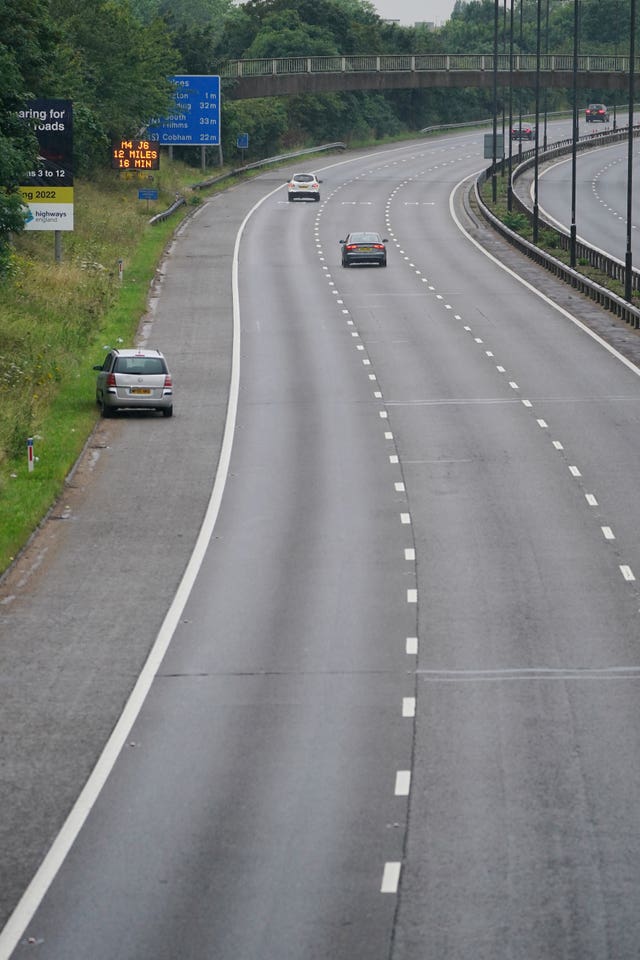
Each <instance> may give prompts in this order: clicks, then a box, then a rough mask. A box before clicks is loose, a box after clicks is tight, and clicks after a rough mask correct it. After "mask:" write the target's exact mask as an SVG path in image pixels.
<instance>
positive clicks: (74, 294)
mask: <svg viewBox="0 0 640 960" xmlns="http://www.w3.org/2000/svg"><path fill="white" fill-rule="evenodd" d="M194 174H195V171H194V170H193V169H191V168H189V167H186V166H184V165H183V164H177V163H176V164H169V163H168V162H167V163H166V164H165V169H164V170H162V171H159V172H158V173H157V174H156V179H155V181H154V187H157V188H158V189H159V194H160V196H159V201H158V203H157V206H156V209H157V210H161V209H165V208H166V207H168V206H169V205H170V203H171V202H172V201H173V199H174V197H175V194H176V192H178V191H181V192H183V193H184V192H185V190H184V187H185V185H187V184H190V183H193V182H194V181H195V180H196V179H197V176H196V175H194ZM139 186H140V182H139V181H136V180H128V181H127V180H122V179H117V175H116V174H115V173H114V174H108V173H105V174H103V175H102V176H100V177H99V178H97V179H96V180H94V181H92V182H91V183H82V182H81V183H79V184H77V186H76V188H75V210H74V221H75V222H74V230H73V232H67V233H63V235H62V246H63V259H62V262H61V263H55V262H54V239H53V234H52V233H47V232H39V233H36V232H33V233H25V234H23V235H21V236H20V237H19V238H18V239H17V240H16V243H15V246H14V248H13V251H12V257H11V268H10V273H9V276H8V277H6V278H4V280H3V281H2V283H1V284H0V572H2V571H4V570H5V569H6V568H7V567H8V566H9V564H10V563H11V561H12V560H13V558H14V557H15V556H16V554H17V552H18V551H19V550H20V549H21V547H23V546H24V544H25V543H26V542H27V540H28V538H29V537H30V535H31V533H32V532H33V530H34V529H35V528H36V527H37V525H38V523H39V522H40V521H41V519H42V518H43V516H44V515H45V514H46V512H47V510H48V509H49V508H50V506H51V505H52V504H53V503H54V502H55V500H56V498H57V497H58V496H59V494H60V493H61V491H62V489H63V486H64V480H65V477H66V476H67V474H68V473H69V470H70V469H71V467H72V466H73V463H74V462H75V460H76V459H77V457H78V455H79V453H80V452H81V450H82V448H83V446H84V444H85V442H86V439H87V437H88V436H89V434H90V433H91V430H92V429H93V426H94V425H95V422H96V418H97V410H96V407H95V403H94V396H95V392H94V383H95V381H94V377H95V374H94V373H93V371H92V369H91V368H92V365H93V363H95V362H96V356H98V358H100V355H101V353H102V347H103V345H104V344H107V343H109V344H112V343H115V342H117V340H118V338H121V339H122V341H123V342H124V343H125V344H126V345H130V344H131V343H132V342H133V339H134V336H135V332H136V329H137V327H138V324H139V322H140V319H141V318H142V316H143V315H144V312H145V306H146V299H147V294H148V289H149V284H150V282H151V280H152V279H153V276H154V272H155V267H156V264H157V262H158V259H159V258H160V256H161V254H162V251H163V249H164V247H165V245H166V243H167V240H168V239H169V237H170V236H171V234H172V232H173V231H174V230H175V227H176V225H177V223H178V222H179V220H180V218H181V217H183V216H184V215H185V213H186V211H187V209H188V207H182V208H180V211H178V213H177V214H175V215H174V216H173V217H172V218H170V220H168V221H165V222H163V223H162V224H159V225H157V226H153V227H152V226H150V225H149V223H148V220H149V217H150V216H151V215H152V213H153V211H149V210H148V209H147V203H146V201H139V200H138V198H137V192H138V187H139ZM120 259H122V260H123V262H124V273H123V277H124V279H123V280H122V281H120V279H119V272H118V261H119V260H120ZM28 437H34V438H35V443H34V449H35V451H36V455H37V456H38V461H37V463H36V466H35V469H34V470H33V471H32V472H29V470H28V461H27V446H26V442H27V438H28Z"/></svg>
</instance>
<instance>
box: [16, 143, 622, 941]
mask: <svg viewBox="0 0 640 960" xmlns="http://www.w3.org/2000/svg"><path fill="white" fill-rule="evenodd" d="M318 165H319V166H320V165H321V166H322V167H323V169H322V171H321V176H322V179H323V184H322V201H321V203H319V204H314V203H305V202H300V203H295V204H290V203H287V202H286V196H285V195H284V191H283V190H282V189H277V188H278V187H279V185H280V184H281V182H282V181H281V177H280V175H279V174H278V173H273V172H272V173H270V174H265V175H264V176H263V177H260V178H259V179H258V180H256V181H255V182H253V183H251V184H248V185H245V186H242V187H240V188H237V189H235V190H233V191H230V192H229V193H227V194H225V195H223V196H221V197H219V198H216V200H215V201H212V202H211V203H208V204H206V205H205V206H204V207H203V209H202V211H201V212H200V214H199V215H198V216H197V217H196V218H194V219H193V220H192V221H190V222H189V223H188V224H187V225H186V226H185V228H184V229H183V230H182V231H181V236H180V237H178V239H177V240H176V242H175V244H174V247H173V250H172V251H171V253H170V254H169V256H168V257H167V259H166V262H165V267H164V273H163V279H162V282H161V283H160V284H159V291H158V292H159V295H158V297H157V303H156V306H155V310H154V312H153V319H152V320H151V321H150V323H149V328H150V329H149V330H148V331H147V332H148V334H149V342H150V343H153V344H156V343H157V344H158V345H159V346H160V347H161V348H163V349H164V351H165V352H166V353H167V355H168V356H169V358H170V359H171V362H172V367H173V370H174V373H175V381H176V415H175V417H174V418H172V420H169V421H164V419H160V418H158V419H150V418H146V417H144V418H143V417H122V418H121V419H119V420H118V421H117V422H115V423H114V424H108V425H107V424H105V425H104V426H103V427H102V428H101V430H100V431H99V433H98V434H97V438H102V439H101V440H100V442H99V444H98V446H99V447H100V456H97V451H95V452H94V456H93V457H91V456H89V457H88V462H89V466H86V465H85V467H84V470H85V473H86V474H90V476H88V477H87V479H86V483H85V482H84V481H83V476H84V475H83V473H82V471H80V472H79V473H78V478H77V486H78V489H77V490H76V491H72V492H73V493H76V494H77V502H76V501H74V502H71V503H69V504H68V505H65V506H68V512H67V513H66V519H65V520H62V519H61V520H59V521H54V522H53V525H54V527H55V529H54V531H53V532H52V533H51V534H50V535H49V536H50V537H51V539H50V541H46V540H45V541H44V544H45V545H44V546H41V547H40V548H38V552H36V553H35V554H34V555H32V562H31V565H30V567H29V570H30V574H29V575H28V576H27V574H26V573H25V574H24V576H23V577H22V580H24V585H23V586H20V582H19V581H20V578H19V577H18V578H17V579H16V577H17V575H14V578H13V579H12V578H9V580H8V581H7V582H6V583H5V584H3V586H4V587H5V600H4V602H3V607H2V609H3V619H2V628H1V629H2V640H3V664H2V667H3V673H2V676H3V678H4V679H5V682H6V686H7V689H8V691H9V697H10V704H11V707H12V709H13V710H14V711H16V712H19V711H22V714H21V716H20V719H21V722H16V720H15V718H11V717H10V714H11V710H9V709H7V710H6V711H4V712H5V713H6V714H7V716H8V717H10V721H9V722H8V731H9V734H8V737H7V740H6V757H7V768H6V769H7V773H4V774H3V781H2V789H3V793H4V798H5V799H6V798H9V799H13V803H11V804H10V809H11V814H10V816H9V817H8V821H7V826H6V829H5V831H4V837H3V841H4V840H6V842H7V850H8V855H7V868H5V869H4V870H3V872H4V875H5V876H6V877H7V878H8V879H9V881H10V882H9V884H8V886H7V887H5V886H4V884H3V889H5V890H6V891H7V892H6V893H5V909H6V908H10V907H11V906H13V905H14V904H15V901H16V900H17V898H18V896H19V895H20V893H21V892H22V889H24V886H26V883H27V882H28V880H29V879H30V876H31V874H32V873H33V871H34V869H35V867H36V866H37V864H38V862H39V859H40V857H41V856H42V855H43V854H44V853H45V852H46V850H47V849H48V848H49V845H50V843H51V841H52V840H53V838H54V837H55V836H56V835H57V831H58V829H59V827H60V825H61V822H62V820H63V819H64V816H65V814H66V813H67V811H68V810H69V809H70V807H71V805H72V804H73V802H74V800H75V799H76V796H77V795H78V792H79V790H80V787H81V785H82V783H83V780H84V779H85V777H86V775H87V774H88V772H89V770H90V769H91V768H92V766H93V764H94V762H95V760H96V757H97V755H98V752H99V750H100V749H101V747H102V745H103V744H104V742H105V740H106V739H107V737H108V735H109V733H110V731H111V730H112V728H113V727H114V724H115V723H116V721H117V718H118V715H119V712H120V709H121V706H122V704H123V702H124V700H125V699H126V697H127V696H128V694H129V693H130V691H131V689H132V687H133V684H134V682H135V679H136V677H137V676H138V674H139V673H140V670H141V668H142V664H143V662H144V660H145V658H146V656H147V653H148V652H149V650H150V649H151V647H152V644H153V642H154V638H155V637H156V635H159V638H162V643H161V645H160V646H161V649H160V653H159V654H158V655H157V661H158V669H157V672H155V661H154V659H153V658H154V653H153V651H152V664H153V665H154V670H153V671H152V673H151V676H150V679H149V682H148V686H149V690H148V694H147V696H146V699H144V702H143V703H142V706H141V710H140V712H139V714H138V715H137V717H136V718H135V720H134V722H133V725H132V726H131V727H130V728H129V727H126V728H125V730H124V732H123V731H120V742H121V743H122V744H123V746H122V749H121V750H120V751H118V750H114V751H112V752H114V753H116V754H119V755H118V756H117V759H116V761H115V765H114V766H113V769H112V770H111V772H110V775H109V776H108V779H107V782H106V785H105V787H104V789H103V790H102V791H101V792H100V793H99V796H98V798H97V801H96V802H95V803H94V804H91V803H89V802H84V803H82V804H81V805H80V809H79V808H78V806H76V807H75V808H74V809H73V811H72V815H71V821H72V822H71V826H70V827H69V830H70V833H71V834H73V832H74V830H72V829H71V827H73V828H74V829H75V827H77V826H79V825H80V823H81V822H82V821H83V820H84V818H85V815H86V821H85V822H84V826H83V827H82V829H81V830H80V832H79V834H78V836H77V839H76V841H75V842H74V843H73V844H72V846H71V850H70V852H69V854H68V856H66V858H65V859H64V862H63V863H62V866H61V868H60V870H59V871H56V870H54V869H53V867H48V866H47V861H46V860H45V864H44V866H43V868H42V870H41V873H40V874H39V882H38V885H37V888H34V887H33V886H32V887H31V888H29V890H28V891H27V894H26V896H25V899H24V900H23V902H22V905H21V907H19V909H18V911H17V913H16V914H14V920H13V921H11V922H10V927H11V929H10V931H9V932H10V933H15V932H16V931H17V930H18V929H19V933H18V939H19V941H20V942H19V944H18V946H17V949H16V950H15V952H14V955H15V957H23V956H24V957H26V956H34V955H38V956H41V957H46V958H47V960H53V958H56V960H57V958H60V960H62V958H64V960H69V958H76V957H77V958H84V957H91V958H94V960H100V958H105V960H107V958H109V960H113V958H115V957H118V958H127V960H143V958H153V960H161V958H178V957H179V958H181V960H182V958H203V957H209V958H215V960H231V958H233V960H237V958H243V960H258V958H260V960H272V958H273V960H276V958H277V960H283V958H305V960H306V958H331V960H347V958H349V960H360V958H362V960H364V958H366V960H377V958H385V960H386V958H392V960H418V958H420V960H423V958H428V960H443V958H446V960H458V958H460V960H462V958H464V960H467V958H471V957H472V958H473V960H484V958H486V960H496V958H510V960H511V958H518V960H539V958H541V957H544V958H554V960H555V958H566V957H576V958H580V960H590V958H594V960H595V958H598V960H602V958H616V960H620V958H631V957H636V956H637V954H638V944H639V943H640V866H639V864H640V856H639V854H640V838H639V836H638V831H637V828H636V820H637V817H636V805H637V800H638V796H639V788H640V782H639V781H640V763H639V762H638V761H639V759H640V735H639V731H640V706H639V702H638V697H637V691H638V681H639V680H640V658H639V656H638V651H637V649H636V648H637V642H638V612H639V611H638V590H637V581H636V579H635V578H636V575H638V571H640V556H639V547H638V544H639V543H640V536H639V534H640V529H639V528H640V507H639V506H638V498H637V496H636V486H637V482H636V478H637V476H638V468H639V467H640V462H639V461H640V451H639V449H638V442H637V436H638V421H639V417H640V381H639V380H638V368H637V367H636V366H634V365H633V363H630V362H629V361H626V362H625V360H624V358H623V357H622V356H620V355H619V354H618V353H616V352H613V351H612V350H611V349H607V348H606V347H605V345H604V343H603V342H602V341H601V340H599V339H597V338H595V337H594V336H593V335H592V334H591V333H590V332H589V330H588V329H587V328H585V327H584V326H583V325H581V324H580V323H578V322H576V321H575V320H574V318H573V317H572V316H571V315H570V314H569V313H568V312H566V310H563V311H560V310H558V309H557V307H556V306H555V305H554V303H552V302H550V300H549V299H548V297H551V298H552V299H553V298H556V299H558V300H562V302H563V304H564V306H565V307H566V306H567V305H569V306H571V305H572V304H571V297H570V294H569V293H567V291H565V290H562V291H560V289H559V288H558V287H557V286H556V285H554V282H553V281H551V280H550V279H549V278H543V277H542V275H541V274H540V273H539V272H538V271H537V270H534V269H533V268H532V267H531V266H530V265H523V267H522V269H523V272H524V273H525V274H526V275H527V277H528V279H529V282H530V286H526V285H523V284H522V283H521V282H520V281H519V280H518V279H517V278H515V277H514V276H513V275H511V274H510V273H509V272H506V271H505V270H503V269H502V268H501V266H500V264H499V263H497V262H495V260H493V259H490V258H488V257H487V256H486V254H485V252H484V251H483V250H481V249H479V248H478V247H477V246H476V245H475V244H474V242H472V241H473V239H479V240H484V241H486V244H487V246H488V247H489V248H490V252H491V253H492V255H493V256H494V257H496V258H497V259H498V260H502V261H505V262H506V261H509V262H511V261H512V259H513V256H512V255H510V254H508V253H506V252H505V251H504V248H502V247H501V246H500V245H499V244H498V243H497V242H496V241H495V240H494V239H492V238H491V237H489V236H488V235H487V234H486V232H485V231H484V230H483V229H482V227H480V226H478V225H477V224H475V223H474V222H473V220H472V219H470V218H469V217H468V216H467V215H466V214H465V211H464V209H463V204H462V196H463V193H464V191H463V190H462V188H458V189H456V188H457V186H458V185H459V184H460V183H461V182H462V181H463V180H464V178H465V177H467V176H469V175H470V174H471V173H472V172H474V171H477V170H478V169H480V168H481V167H482V166H483V165H484V161H483V159H482V135H481V134H474V135H463V136H461V135H458V136H455V137H444V138H442V139H440V140H437V141H427V142H423V143H420V144H412V145H403V146H401V147H393V148H387V149H385V150H382V151H372V152H371V155H370V156H368V157H366V156H363V155H357V156H356V155H353V156H348V157H345V158H341V157H335V158H326V159H325V160H323V161H321V162H320V163H319V164H318ZM258 201H262V202H260V203H259V205H258V206H256V207H255V209H253V207H254V204H256V203H258ZM249 211H251V216H250V217H249V218H248V219H247V220H246V222H244V224H243V227H242V236H241V237H239V239H238V241H237V246H236V247H235V248H234V243H235V242H236V240H235V238H236V235H237V230H238V227H239V226H240V224H241V223H243V220H244V217H245V214H247V213H249ZM360 227H361V228H363V229H369V228H373V229H380V230H382V231H384V234H385V236H387V237H388V239H389V244H388V246H389V266H388V267H387V269H386V270H385V269H380V268H369V267H358V268H349V269H348V270H347V269H343V268H341V267H340V251H339V245H338V240H339V239H340V238H341V237H342V236H344V234H345V232H347V231H348V230H350V229H357V228H360ZM466 230H468V231H470V232H471V234H472V236H471V237H470V236H469V235H468V234H467V233H466V232H465V231H466ZM234 249H235V250H236V252H237V261H235V267H234ZM234 277H235V279H236V287H235V294H236V296H235V297H232V293H234V286H233V282H232V280H233V278H234ZM540 289H544V290H545V291H546V293H547V297H540V296H538V295H537V291H538V290H540ZM232 301H233V302H232ZM234 304H235V310H234ZM573 305H575V307H576V308H577V310H576V312H580V311H582V310H583V309H584V310H585V312H586V313H590V314H591V313H592V309H593V308H590V307H589V308H587V307H586V306H585V304H584V302H583V301H582V300H581V299H580V298H577V299H574V301H573ZM601 322H602V323H605V324H609V325H612V322H611V321H610V320H606V321H605V320H601ZM620 337H621V338H622V334H620ZM625 337H626V338H627V339H629V340H631V341H632V339H633V338H632V337H630V336H628V334H627V332H626V331H625ZM232 348H233V349H232ZM633 349H634V344H633V342H632V343H631V350H633ZM234 351H235V352H234ZM227 395H228V396H230V397H231V402H230V405H229V406H227V403H226V398H227ZM225 424H226V426H227V433H226V438H227V441H229V440H230V438H231V437H232V439H233V444H232V445H231V444H230V443H227V442H226V441H225V443H223V440H222V438H223V429H224V428H225ZM95 445H96V442H95V441H94V446H95ZM216 468H219V469H218V480H217V485H216V486H215V487H213V481H214V476H215V473H216ZM221 477H222V478H223V480H224V484H223V483H222V481H221ZM212 487H213V491H214V494H213V496H212V497H211V499H210V494H211V490H212ZM69 499H70V500H72V497H71V496H70V498H69ZM60 516H61V517H63V516H65V510H64V507H63V508H62V512H61V513H60ZM203 518H204V519H205V523H208V524H210V526H211V537H210V539H209V538H208V535H207V537H206V538H205V539H204V541H203V540H201V541H198V545H197V546H196V554H195V555H196V557H197V564H196V565H195V566H194V565H193V563H191V564H190V565H189V566H187V563H188V561H189V557H190V556H191V552H192V548H193V546H194V543H195V541H196V538H197V535H198V529H199V526H200V523H201V521H202V520H203ZM206 529H207V530H208V529H209V527H206ZM185 571H186V574H185V576H186V581H185V582H183V585H182V586H181V587H180V588H179V589H178V586H179V583H180V579H181V577H182V574H183V572H185ZM191 579H193V581H194V582H193V586H192V589H191V590H190V591H187V586H190V581H191ZM176 590H178V597H179V600H180V603H179V604H178V606H176V605H175V604H174V605H173V606H172V607H169V605H170V603H171V600H172V598H173V596H174V594H175V593H176ZM187 594H188V595H187ZM9 597H13V599H9ZM183 600H184V603H182V601H183ZM168 610H169V614H168V617H169V621H168V625H167V622H165V625H164V626H162V624H163V620H164V617H165V615H166V614H167V611H168ZM169 627H170V629H169ZM167 634H168V635H169V638H170V639H171V642H170V644H169V645H168V647H166V642H167V640H168V637H167ZM9 638H10V640H9ZM165 647H166V653H165ZM154 650H155V651H157V650H158V646H157V644H156V647H154ZM34 675H37V682H36V687H35V689H34V690H33V692H32V696H31V697H30V696H29V691H30V688H29V683H30V678H33V677H34ZM134 699H137V700H139V701H142V699H143V698H142V696H140V697H136V694H135V691H134ZM137 705H138V704H136V708H137ZM134 712H135V711H134ZM117 731H118V728H116V732H117ZM108 759H109V758H104V759H103V760H101V761H99V763H98V766H97V768H96V770H97V771H98V773H100V772H101V771H103V770H105V769H106V768H107V767H108V766H109V764H108V763H107V760H108ZM109 763H110V760H109ZM3 769H4V768H3ZM105 775H106V773H105ZM3 809H5V805H4V803H3ZM47 828H48V829H47ZM34 838H35V839H34ZM23 845H24V846H23ZM12 866H13V867H14V868H15V870H16V871H17V872H18V874H19V877H20V878H21V881H23V882H20V881H15V880H14V878H13V873H12ZM45 889H47V892H46V893H45V895H44V899H43V900H42V903H41V905H40V906H39V908H37V909H35V913H34V915H33V916H31V913H32V912H33V908H36V906H37V903H38V901H39V900H40V895H41V893H42V892H43V891H44V890H45ZM19 918H22V919H23V920H24V924H22V923H20V922H18V919H19ZM9 940H10V937H9V936H7V934H6V931H5V935H4V940H1V939H0V956H3V955H4V954H3V953H2V948H4V946H5V944H8V943H9Z"/></svg>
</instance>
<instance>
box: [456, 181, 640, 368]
mask: <svg viewBox="0 0 640 960" xmlns="http://www.w3.org/2000/svg"><path fill="white" fill-rule="evenodd" d="M483 169H484V167H483V168H482V169H481V170H477V171H476V172H475V173H472V174H471V176H469V177H465V178H464V179H463V180H460V181H458V183H456V185H455V186H454V188H453V189H452V191H451V193H450V194H449V213H450V214H451V219H452V220H453V222H454V223H455V225H456V226H457V228H458V230H459V231H460V233H462V234H463V236H465V237H466V238H467V240H469V242H470V243H472V244H473V245H474V247H476V249H478V250H479V251H480V253H482V254H484V256H485V257H488V259H489V260H492V261H493V263H495V264H496V265H497V266H498V267H500V269H501V270H504V271H505V273H508V274H509V276H511V277H513V278H514V280H517V281H518V283H521V284H522V286H523V287H526V288H527V290H530V291H531V293H535V295H536V296H537V297H540V299H541V300H544V302H545V303H546V304H547V305H548V306H550V307H552V308H553V309H554V310H557V311H558V313H561V314H562V315H563V316H564V317H566V318H567V320H570V321H571V322H572V323H574V324H575V325H576V326H577V327H579V328H580V329H581V330H582V331H583V332H584V333H586V334H588V336H590V337H591V339H592V340H595V341H596V343H599V344H600V346H601V347H604V349H605V350H607V351H608V352H609V353H610V354H611V355H612V356H613V357H615V358H616V359H617V360H619V361H620V362H621V363H623V364H624V365H625V367H628V368H629V370H631V371H632V372H633V373H635V374H636V376H640V367H637V366H636V364H635V363H633V362H632V361H631V360H628V359H627V358H626V357H623V355H622V354H621V353H619V352H618V351H617V350H616V349H615V347H612V346H611V344H609V343H607V342H606V340H603V339H602V337H600V336H598V334H597V333H595V332H594V331H593V330H590V329H589V327H587V326H586V325H585V324H584V323H583V322H582V320H578V318H577V317H574V316H573V314H572V313H569V311H568V310H565V309H564V307H560V306H559V305H558V304H557V303H554V302H553V300H551V299H550V298H549V297H547V296H546V295H545V294H544V293H542V292H541V291H540V290H537V289H536V288H535V287H534V286H532V284H530V283H529V282H528V281H527V280H525V279H524V278H523V277H520V276H518V274H517V273H515V271H513V270H512V269H511V268H510V267H507V266H506V265H505V264H504V263H501V262H500V260H498V258H497V257H494V256H493V254H492V253H489V251H488V250H485V249H484V247H483V246H482V245H481V244H480V243H478V241H477V240H476V239H474V237H472V236H471V234H470V233H468V231H467V230H465V228H464V227H463V225H462V224H461V223H460V220H459V219H458V216H457V214H456V212H455V209H454V197H455V194H456V193H457V191H458V190H459V189H460V188H461V187H462V186H463V185H464V184H465V183H468V182H469V181H470V180H472V179H473V178H474V177H477V176H478V174H479V173H482V170H483Z"/></svg>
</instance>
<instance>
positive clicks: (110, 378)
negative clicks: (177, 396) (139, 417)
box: [93, 349, 173, 417]
mask: <svg viewBox="0 0 640 960" xmlns="http://www.w3.org/2000/svg"><path fill="white" fill-rule="evenodd" d="M93 369H94V370H97V371H98V377H97V380H96V403H97V404H98V406H99V407H100V410H101V412H102V416H103V417H110V416H112V415H113V414H114V413H115V411H116V410H123V409H127V408H131V409H137V410H161V411H162V414H163V416H165V417H170V416H171V415H172V414H173V383H172V381H171V374H170V372H169V368H168V366H167V361H166V360H165V358H164V356H163V355H162V354H161V353H160V351H159V350H143V349H138V350H110V351H109V353H108V354H107V355H106V357H105V359H104V363H102V364H101V365H98V366H95V367H94V368H93Z"/></svg>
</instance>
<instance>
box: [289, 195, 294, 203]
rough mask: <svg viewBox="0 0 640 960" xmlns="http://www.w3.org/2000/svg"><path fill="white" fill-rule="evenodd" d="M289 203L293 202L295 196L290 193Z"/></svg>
mask: <svg viewBox="0 0 640 960" xmlns="http://www.w3.org/2000/svg"><path fill="white" fill-rule="evenodd" d="M289 203H293V197H292V196H291V195H289Z"/></svg>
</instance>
